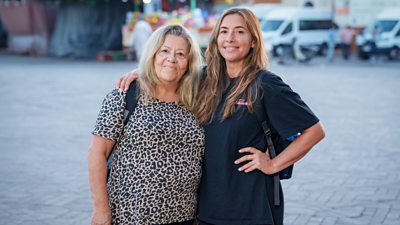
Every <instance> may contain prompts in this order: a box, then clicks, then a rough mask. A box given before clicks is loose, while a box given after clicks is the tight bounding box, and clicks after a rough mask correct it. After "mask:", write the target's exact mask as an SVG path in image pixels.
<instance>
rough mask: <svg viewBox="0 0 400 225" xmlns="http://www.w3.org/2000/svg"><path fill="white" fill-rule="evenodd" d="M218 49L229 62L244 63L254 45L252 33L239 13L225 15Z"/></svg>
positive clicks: (219, 35)
mask: <svg viewBox="0 0 400 225" xmlns="http://www.w3.org/2000/svg"><path fill="white" fill-rule="evenodd" d="M217 42H218V50H219V52H220V53H221V55H222V57H224V59H225V61H226V63H227V64H229V63H239V64H240V63H243V61H244V59H245V57H246V56H247V54H248V53H249V51H250V48H252V47H254V43H253V40H252V37H251V34H250V32H249V30H248V27H247V25H246V23H245V22H244V20H243V18H242V17H241V16H240V15H238V14H230V15H227V16H225V18H224V19H223V20H222V22H221V26H220V28H219V34H218V39H217Z"/></svg>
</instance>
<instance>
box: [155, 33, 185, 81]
mask: <svg viewBox="0 0 400 225" xmlns="http://www.w3.org/2000/svg"><path fill="white" fill-rule="evenodd" d="M188 62H189V44H188V42H187V40H186V39H184V38H182V37H178V36H175V35H171V34H168V35H167V36H166V37H165V41H164V43H163V44H162V45H161V47H160V49H159V50H158V51H157V53H156V56H155V59H154V68H155V71H156V74H157V77H158V79H159V80H160V81H161V84H165V85H171V84H174V85H178V83H179V81H180V79H181V78H182V76H183V75H184V74H185V73H186V70H187V69H188Z"/></svg>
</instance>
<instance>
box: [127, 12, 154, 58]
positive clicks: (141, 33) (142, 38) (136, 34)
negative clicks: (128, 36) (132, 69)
mask: <svg viewBox="0 0 400 225" xmlns="http://www.w3.org/2000/svg"><path fill="white" fill-rule="evenodd" d="M152 32H153V29H152V28H151V26H150V24H149V23H148V22H147V21H146V20H145V18H144V16H143V15H142V14H140V15H139V17H138V20H137V22H136V23H135V26H134V27H133V37H132V39H133V47H134V48H135V53H136V59H137V61H139V60H140V58H141V57H142V54H143V51H144V49H145V48H144V46H145V44H146V42H147V40H148V39H149V37H150V35H151V33H152Z"/></svg>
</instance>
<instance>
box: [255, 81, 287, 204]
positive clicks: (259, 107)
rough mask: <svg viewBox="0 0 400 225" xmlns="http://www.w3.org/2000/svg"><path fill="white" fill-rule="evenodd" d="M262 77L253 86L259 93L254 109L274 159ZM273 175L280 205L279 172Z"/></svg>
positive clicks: (275, 192)
mask: <svg viewBox="0 0 400 225" xmlns="http://www.w3.org/2000/svg"><path fill="white" fill-rule="evenodd" d="M260 78H261V76H260V75H258V77H257V79H256V82H253V87H252V88H253V90H254V93H257V96H256V100H255V102H254V109H255V114H256V116H257V120H258V121H259V122H260V123H261V127H262V129H263V131H264V135H265V138H266V139H267V146H268V151H269V154H270V157H271V159H273V158H275V157H276V151H275V147H274V143H273V142H272V137H271V129H270V126H269V124H268V118H267V114H266V112H265V109H264V105H263V102H262V96H263V89H262V86H261V85H260ZM257 90H258V92H257ZM273 176H274V205H276V206H279V205H280V204H281V203H280V197H279V184H280V179H279V173H276V174H274V175H273Z"/></svg>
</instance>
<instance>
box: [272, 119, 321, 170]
mask: <svg viewBox="0 0 400 225" xmlns="http://www.w3.org/2000/svg"><path fill="white" fill-rule="evenodd" d="M324 137H325V132H324V129H323V127H322V124H321V123H320V122H318V123H316V124H315V125H313V126H311V127H310V128H308V129H306V130H304V131H303V132H302V134H301V135H300V136H299V137H298V138H296V139H295V140H294V141H293V142H292V143H291V144H290V145H289V146H288V147H287V148H286V149H285V150H284V151H283V152H282V153H281V154H279V155H278V156H277V157H276V158H274V159H273V160H272V165H273V167H274V170H275V171H276V172H279V171H281V170H283V169H285V168H287V167H288V166H290V165H292V164H294V163H296V162H297V161H299V160H300V159H301V158H303V157H304V156H305V155H306V154H307V153H308V152H309V151H310V150H311V149H312V147H313V146H314V145H316V144H317V143H318V142H319V141H320V140H322V139H323V138H324Z"/></svg>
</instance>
